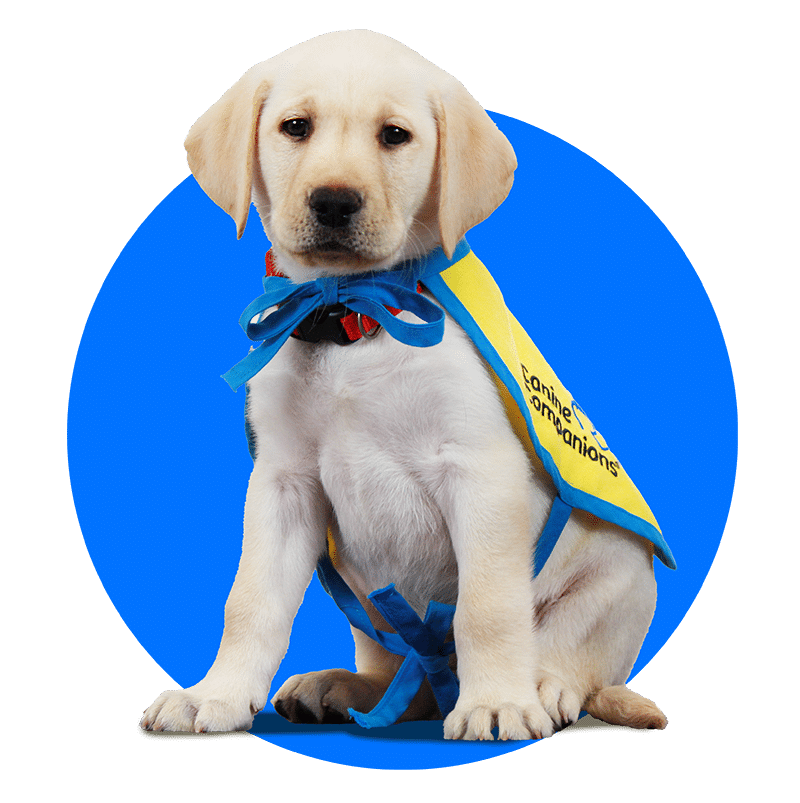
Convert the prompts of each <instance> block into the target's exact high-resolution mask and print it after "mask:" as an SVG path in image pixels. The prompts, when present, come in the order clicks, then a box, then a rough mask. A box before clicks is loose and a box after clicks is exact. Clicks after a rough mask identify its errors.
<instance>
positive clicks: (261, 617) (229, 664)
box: [141, 462, 328, 733]
mask: <svg viewBox="0 0 800 803" xmlns="http://www.w3.org/2000/svg"><path fill="white" fill-rule="evenodd" d="M327 518H328V511H327V509H326V504H325V503H324V501H323V494H322V492H321V489H320V488H319V484H318V482H317V481H316V480H314V479H311V478H309V477H307V476H301V475H292V474H287V473H277V472H275V471H273V470H272V469H270V468H269V467H267V466H265V465H264V464H263V463H259V462H257V463H256V466H255V468H254V470H253V473H252V476H251V478H250V485H249V487H248V491H247V502H246V504H245V525H244V543H243V548H242V557H241V560H240V563H239V570H238V572H237V574H236V579H235V581H234V584H233V588H232V589H231V593H230V596H229V597H228V602H227V604H226V606H225V629H224V632H223V635H222V642H221V644H220V648H219V653H218V654H217V658H216V660H215V661H214V664H213V666H212V667H211V669H210V670H209V672H208V674H207V675H206V676H205V678H204V679H203V680H201V681H200V682H199V683H198V684H197V685H195V686H192V687H191V688H188V689H186V690H184V691H170V692H165V693H164V694H162V695H161V696H160V697H159V698H158V699H157V700H156V701H155V702H154V703H153V704H152V705H151V706H150V707H149V708H148V709H147V710H146V711H145V713H144V717H143V718H142V722H141V726H142V727H143V728H144V729H146V730H156V731H194V732H197V733H202V732H206V731H233V730H246V729H247V728H249V727H250V726H251V725H252V722H253V717H254V716H255V714H256V713H257V712H258V711H260V710H261V709H262V708H263V707H264V705H265V703H266V700H267V694H268V692H269V686H270V683H271V681H272V677H273V675H274V674H275V671H276V669H277V667H278V664H279V663H280V661H281V659H282V658H283V656H284V654H285V652H286V648H287V645H288V641H289V632H290V630H291V626H292V621H293V619H294V616H295V614H296V613H297V609H298V607H299V606H300V602H301V600H302V597H303V593H304V591H305V589H306V587H307V585H308V583H309V582H310V580H311V576H312V574H313V571H314V566H315V564H316V561H317V558H318V557H319V555H320V554H321V553H322V551H323V550H324V545H325V531H326V523H327Z"/></svg>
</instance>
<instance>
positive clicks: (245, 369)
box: [222, 332, 291, 393]
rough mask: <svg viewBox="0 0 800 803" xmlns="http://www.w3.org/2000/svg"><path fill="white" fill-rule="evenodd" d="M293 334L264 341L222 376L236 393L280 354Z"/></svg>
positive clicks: (288, 333)
mask: <svg viewBox="0 0 800 803" xmlns="http://www.w3.org/2000/svg"><path fill="white" fill-rule="evenodd" d="M290 334H291V332H286V334H285V337H281V338H278V339H276V340H274V341H273V342H271V343H270V342H267V341H264V342H263V343H262V344H261V345H260V346H257V347H256V348H254V349H253V350H252V351H250V352H248V354H247V356H246V357H245V358H244V359H243V360H239V362H237V363H236V365H234V366H233V368H231V369H230V370H229V371H226V372H225V373H224V374H222V378H223V379H224V380H225V381H226V382H227V383H228V385H230V388H231V390H232V391H233V392H234V393H235V392H236V391H237V390H238V389H239V388H240V387H241V386H242V385H244V383H245V382H247V381H248V380H249V379H252V378H253V377H254V376H255V375H256V374H257V373H258V372H259V371H260V370H261V369H262V368H263V367H264V366H265V365H266V364H267V363H268V362H269V361H270V360H271V359H272V358H273V357H274V356H275V354H276V353H277V352H278V349H279V348H280V347H281V346H282V345H283V344H284V343H285V342H286V341H287V340H288V339H289V335H290Z"/></svg>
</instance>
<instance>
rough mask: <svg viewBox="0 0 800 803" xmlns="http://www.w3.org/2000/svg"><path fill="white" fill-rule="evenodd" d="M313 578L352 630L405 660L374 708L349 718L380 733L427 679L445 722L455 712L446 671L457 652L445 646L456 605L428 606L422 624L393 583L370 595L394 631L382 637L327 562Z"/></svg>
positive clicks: (453, 684) (454, 689) (454, 683)
mask: <svg viewBox="0 0 800 803" xmlns="http://www.w3.org/2000/svg"><path fill="white" fill-rule="evenodd" d="M317 575H318V576H319V579H320V581H321V582H322V585H323V586H324V587H325V590H326V591H327V592H328V593H329V594H330V595H331V597H333V600H334V602H336V604H337V605H338V606H339V608H340V609H341V610H342V612H343V613H344V615H345V616H346V617H347V619H348V621H349V622H350V624H351V625H352V626H353V627H355V628H358V629H359V630H361V631H362V632H363V633H365V634H366V635H368V636H369V637H370V638H372V639H374V640H375V641H377V642H378V643H379V644H380V645H381V646H382V647H383V648H384V649H386V650H388V651H389V652H391V653H394V654H395V655H403V656H405V658H404V660H403V663H402V664H401V665H400V669H398V670H397V674H396V675H395V676H394V679H393V680H392V682H391V683H390V684H389V688H388V689H387V690H386V692H385V694H384V695H383V697H382V698H381V700H380V702H379V703H378V704H377V705H376V706H375V708H373V709H372V711H370V712H368V713H362V712H360V711H356V710H355V709H353V708H348V712H349V714H350V716H352V717H353V719H354V720H355V721H356V722H357V723H358V724H359V725H361V727H363V728H381V727H386V726H387V725H392V724H394V723H395V722H397V720H398V719H399V718H400V716H401V715H402V714H403V713H404V712H405V711H406V709H407V708H408V706H409V705H410V704H411V701H412V700H413V699H414V695H416V693H417V692H418V691H419V689H420V686H421V685H422V682H423V681H424V680H425V678H426V677H427V678H428V681H429V682H430V684H431V688H432V689H433V694H434V697H435V698H436V702H437V704H438V706H439V711H440V712H441V714H442V717H446V716H447V715H448V714H449V713H450V712H451V711H452V710H453V709H454V708H455V705H456V700H458V680H457V679H456V676H455V674H454V673H453V670H452V669H450V663H449V660H448V656H450V655H452V654H453V653H454V652H455V649H456V646H455V643H454V642H452V641H447V642H446V641H445V638H446V637H447V634H448V633H449V631H450V627H451V626H452V623H453V616H454V615H455V611H456V608H455V605H445V604H444V603H441V602H430V603H428V609H427V611H426V613H425V619H424V620H422V619H420V618H419V616H417V614H416V613H415V612H414V610H413V609H412V608H411V606H410V605H409V604H408V603H407V602H406V601H405V599H403V597H402V596H401V595H400V593H399V592H398V591H397V590H396V589H395V587H394V584H393V583H392V584H391V585H389V586H387V587H386V588H381V589H379V590H378V591H373V592H372V593H371V594H370V595H369V600H370V601H371V602H372V604H373V605H374V606H375V607H376V608H377V609H378V611H379V612H380V614H381V615H382V616H383V618H384V619H385V620H386V621H387V622H388V623H389V625H390V626H391V627H393V628H394V629H395V630H396V631H397V632H396V633H386V632H385V631H383V630H377V629H376V628H375V627H374V626H373V625H372V622H370V620H369V616H368V615H367V612H366V611H365V610H364V608H363V606H362V605H361V603H360V602H359V600H358V597H356V595H355V594H354V593H353V592H352V590H351V589H350V587H349V586H348V585H347V583H345V582H344V580H343V579H342V576H341V575H340V574H339V572H337V571H336V569H335V568H334V567H333V563H331V561H330V558H328V557H324V558H321V559H320V561H319V563H318V564H317Z"/></svg>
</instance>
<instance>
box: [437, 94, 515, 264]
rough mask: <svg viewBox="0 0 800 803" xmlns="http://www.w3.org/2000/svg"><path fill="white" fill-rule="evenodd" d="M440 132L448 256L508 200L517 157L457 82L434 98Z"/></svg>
mask: <svg viewBox="0 0 800 803" xmlns="http://www.w3.org/2000/svg"><path fill="white" fill-rule="evenodd" d="M433 106H434V117H435V119H436V123H437V126H438V129H439V152H438V160H437V161H438V166H439V234H440V236H441V240H442V248H443V249H444V252H445V253H446V254H447V256H448V257H451V256H452V255H453V250H454V249H455V247H456V245H457V244H458V241H459V240H460V239H461V238H462V237H463V236H464V234H466V232H467V231H469V229H471V228H472V227H473V226H475V225H477V224H478V223H480V222H481V221H482V220H485V219H486V218H487V217H489V215H491V214H492V212H494V210H495V209H497V207H498V206H500V204H501V203H502V202H503V201H504V200H505V198H506V196H507V195H508V193H509V190H510V189H511V184H512V183H513V181H514V169H515V168H516V166H517V158H516V156H515V155H514V149H513V148H512V147H511V143H510V142H509V141H508V140H507V139H506V138H505V136H503V134H502V133H501V132H500V131H499V130H498V128H497V126H496V125H495V124H494V123H493V122H492V120H491V118H490V117H489V115H488V114H486V112H485V111H484V110H483V108H482V107H481V106H480V104H479V103H478V102H477V101H476V100H475V99H474V98H473V97H472V95H470V94H469V93H468V92H467V90H466V89H465V88H464V87H463V86H462V85H461V84H460V83H458V82H457V81H455V80H453V83H452V84H451V86H450V87H448V91H446V92H442V93H441V94H440V95H438V96H437V97H436V98H435V99H434V103H433Z"/></svg>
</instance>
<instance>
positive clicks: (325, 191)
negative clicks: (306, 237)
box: [308, 187, 364, 229]
mask: <svg viewBox="0 0 800 803" xmlns="http://www.w3.org/2000/svg"><path fill="white" fill-rule="evenodd" d="M363 203H364V199H363V198H362V197H361V194H360V193H358V192H356V191H355V190H351V189H349V188H348V187H317V188H316V189H315V190H314V191H313V192H312V193H311V197H310V198H309V199H308V205H309V206H310V207H311V209H312V210H313V212H314V214H315V215H316V216H317V220H318V221H319V223H320V225H321V226H326V227H328V228H330V229H338V228H341V227H342V226H346V225H347V224H348V223H349V222H350V218H351V217H352V215H354V214H355V213H356V212H358V210H359V209H361V206H362V205H363Z"/></svg>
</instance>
